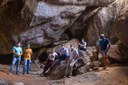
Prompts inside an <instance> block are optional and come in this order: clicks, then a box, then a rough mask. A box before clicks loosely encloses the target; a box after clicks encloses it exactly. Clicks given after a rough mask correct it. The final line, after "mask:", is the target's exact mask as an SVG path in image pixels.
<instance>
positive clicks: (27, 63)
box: [23, 59, 31, 73]
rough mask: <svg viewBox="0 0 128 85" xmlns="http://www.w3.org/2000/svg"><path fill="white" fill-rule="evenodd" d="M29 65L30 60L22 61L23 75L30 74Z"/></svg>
mask: <svg viewBox="0 0 128 85" xmlns="http://www.w3.org/2000/svg"><path fill="white" fill-rule="evenodd" d="M30 64H31V60H27V59H25V60H24V67H23V73H26V72H27V73H29V72H30Z"/></svg>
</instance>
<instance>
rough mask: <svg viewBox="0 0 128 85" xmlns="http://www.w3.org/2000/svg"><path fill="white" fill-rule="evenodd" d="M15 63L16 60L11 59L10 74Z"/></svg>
mask: <svg viewBox="0 0 128 85" xmlns="http://www.w3.org/2000/svg"><path fill="white" fill-rule="evenodd" d="M16 61H17V59H16V58H15V57H13V60H12V64H11V66H10V72H12V71H13V70H14V65H15V63H16Z"/></svg>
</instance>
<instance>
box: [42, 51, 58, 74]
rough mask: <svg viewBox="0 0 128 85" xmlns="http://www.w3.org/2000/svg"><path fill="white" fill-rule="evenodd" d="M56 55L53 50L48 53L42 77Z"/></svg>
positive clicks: (53, 61)
mask: <svg viewBox="0 0 128 85" xmlns="http://www.w3.org/2000/svg"><path fill="white" fill-rule="evenodd" d="M56 56H58V54H57V53H56V52H55V50H54V49H53V50H52V52H51V53H48V58H47V61H46V64H45V66H44V70H43V75H45V74H46V71H47V70H48V69H49V68H50V67H51V66H52V65H53V64H54V63H55V58H56Z"/></svg>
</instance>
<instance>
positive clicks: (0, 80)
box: [0, 79, 9, 85]
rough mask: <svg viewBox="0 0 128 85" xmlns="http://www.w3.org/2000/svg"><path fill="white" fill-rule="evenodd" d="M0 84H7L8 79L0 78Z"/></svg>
mask: <svg viewBox="0 0 128 85" xmlns="http://www.w3.org/2000/svg"><path fill="white" fill-rule="evenodd" d="M0 85H9V84H8V81H6V80H4V79H0Z"/></svg>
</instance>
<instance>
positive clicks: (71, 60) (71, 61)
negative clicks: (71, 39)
mask: <svg viewBox="0 0 128 85" xmlns="http://www.w3.org/2000/svg"><path fill="white" fill-rule="evenodd" d="M78 57H79V53H78V50H77V49H75V48H74V47H73V46H72V45H70V53H69V61H68V66H67V69H66V72H65V76H66V77H70V76H72V72H73V66H74V65H75V63H76V62H77V59H78Z"/></svg>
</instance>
